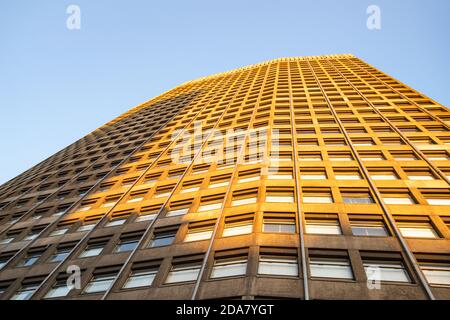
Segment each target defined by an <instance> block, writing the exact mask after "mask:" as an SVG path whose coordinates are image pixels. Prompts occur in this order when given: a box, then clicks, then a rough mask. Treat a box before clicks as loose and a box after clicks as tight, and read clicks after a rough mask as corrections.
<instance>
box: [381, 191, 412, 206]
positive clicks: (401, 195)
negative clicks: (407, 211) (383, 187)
mask: <svg viewBox="0 0 450 320" xmlns="http://www.w3.org/2000/svg"><path fill="white" fill-rule="evenodd" d="M381 196H382V198H383V201H384V203H386V204H416V201H415V200H414V199H413V197H412V196H411V195H410V194H409V192H407V191H398V192H395V191H393V192H390V191H384V192H383V191H382V192H381Z"/></svg>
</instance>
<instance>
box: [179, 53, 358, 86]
mask: <svg viewBox="0 0 450 320" xmlns="http://www.w3.org/2000/svg"><path fill="white" fill-rule="evenodd" d="M354 57H355V56H354V55H353V54H350V53H344V54H327V55H320V56H304V57H281V58H275V59H271V60H266V61H263V62H259V63H255V64H251V65H247V66H243V67H238V68H236V69H232V70H228V71H223V72H218V73H214V74H211V75H208V76H204V77H200V78H196V79H193V80H189V81H186V82H184V83H182V84H181V85H180V86H183V85H187V84H190V83H194V82H198V81H204V80H207V79H211V78H216V77H220V76H224V75H228V74H232V73H234V72H239V71H244V70H248V69H252V68H257V67H260V66H264V65H268V64H271V63H275V62H290V61H301V60H324V59H339V58H354Z"/></svg>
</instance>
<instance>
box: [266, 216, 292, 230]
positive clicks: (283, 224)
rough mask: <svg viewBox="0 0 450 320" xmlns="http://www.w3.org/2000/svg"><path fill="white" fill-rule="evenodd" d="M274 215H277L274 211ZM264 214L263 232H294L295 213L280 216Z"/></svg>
mask: <svg viewBox="0 0 450 320" xmlns="http://www.w3.org/2000/svg"><path fill="white" fill-rule="evenodd" d="M274 215H277V213H275V214H274ZM274 215H269V214H266V213H265V214H264V220H263V232H267V233H295V231H296V227H295V214H287V215H283V216H282V217H277V216H274Z"/></svg>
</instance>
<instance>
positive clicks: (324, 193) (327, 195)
mask: <svg viewBox="0 0 450 320" xmlns="http://www.w3.org/2000/svg"><path fill="white" fill-rule="evenodd" d="M333 202H334V201H333V196H332V194H331V191H329V190H320V189H317V190H303V203H333Z"/></svg>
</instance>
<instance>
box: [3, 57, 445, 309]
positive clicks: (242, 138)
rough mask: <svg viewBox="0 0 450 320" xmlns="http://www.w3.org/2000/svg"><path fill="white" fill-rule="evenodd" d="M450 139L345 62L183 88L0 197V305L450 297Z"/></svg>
mask: <svg viewBox="0 0 450 320" xmlns="http://www.w3.org/2000/svg"><path fill="white" fill-rule="evenodd" d="M449 130H450V112H449V110H447V109H446V108H445V107H443V106H442V105H440V104H439V103H437V102H435V101H433V100H432V99H430V98H428V97H426V96H424V95H423V94H421V93H419V92H417V91H415V90H414V89H412V88H410V87H408V86H406V85H404V84H403V83H401V82H399V81H397V80H395V79H393V78H392V77H390V76H388V75H386V74H385V73H383V72H381V71H379V70H377V69H375V68H373V67H372V66H370V65H368V64H367V63H365V62H364V61H362V60H360V59H358V58H356V57H354V56H352V55H331V56H315V57H298V58H281V59H276V60H272V61H268V62H264V63H260V64H256V65H251V66H248V67H244V68H240V69H236V70H232V71H229V72H225V73H221V74H216V75H212V76H208V77H205V78H201V79H197V80H194V81H190V82H187V83H185V84H182V85H180V86H178V87H176V88H174V89H172V90H170V91H168V92H166V93H164V94H162V95H160V96H158V97H156V98H154V99H151V100H149V101H148V102H145V103H143V104H142V105H140V106H137V107H135V108H133V109H131V110H130V111H128V112H126V113H125V114H123V115H121V116H120V117H118V118H116V119H114V120H113V121H111V122H109V123H107V124H105V125H104V126H102V127H101V128H99V129H97V130H95V131H94V132H92V133H91V134H89V135H87V136H85V137H84V138H82V139H80V140H79V141H77V142H75V143H74V144H72V145H70V146H68V147H66V148H65V149H63V150H61V151H60V152H58V153H56V154H55V155H53V156H51V157H50V158H48V159H47V160H45V161H43V162H41V163H39V164H37V165H36V166H34V167H33V168H31V169H29V170H28V171H26V172H24V173H22V174H21V175H19V176H17V177H16V178H14V179H12V180H10V181H8V182H7V183H5V184H3V185H2V186H1V187H0V190H1V192H0V299H1V300H10V299H13V300H14V299H16V300H17V299H22V300H23V299H93V300H100V299H219V298H225V299H266V298H269V299H278V298H282V299H306V300H308V299H450V230H449V228H450V180H449V178H450V155H449V149H450V131H449Z"/></svg>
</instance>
